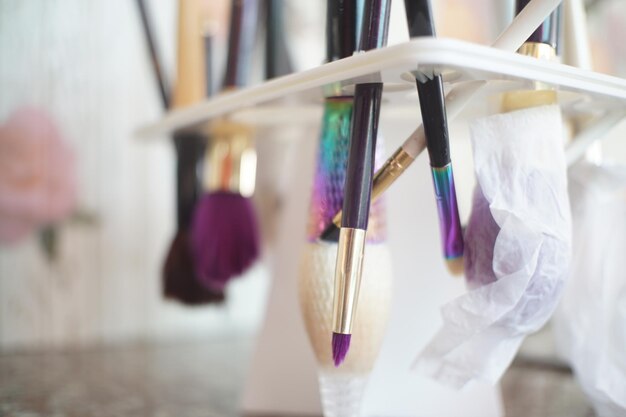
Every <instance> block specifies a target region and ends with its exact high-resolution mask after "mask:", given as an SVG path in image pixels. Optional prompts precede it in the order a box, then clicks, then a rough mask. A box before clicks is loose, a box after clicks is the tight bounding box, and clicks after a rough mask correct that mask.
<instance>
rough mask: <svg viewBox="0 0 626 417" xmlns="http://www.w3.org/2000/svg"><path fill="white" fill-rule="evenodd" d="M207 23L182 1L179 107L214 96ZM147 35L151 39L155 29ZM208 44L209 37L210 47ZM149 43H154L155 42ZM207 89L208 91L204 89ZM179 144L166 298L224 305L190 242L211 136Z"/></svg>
mask: <svg viewBox="0 0 626 417" xmlns="http://www.w3.org/2000/svg"><path fill="white" fill-rule="evenodd" d="M143 13H145V9H144V11H143ZM192 17H193V18H192ZM144 22H147V16H145V17H144ZM201 24H202V22H201V18H200V17H199V8H198V2H197V1H196V0H191V1H190V0H182V1H181V2H180V3H179V25H183V26H184V27H179V30H178V53H177V55H178V59H177V74H178V80H177V83H176V91H175V93H174V95H175V97H176V98H177V100H176V105H177V106H186V105H189V104H193V103H195V102H197V101H199V100H201V99H202V98H204V96H205V94H206V95H207V96H208V95H209V94H210V91H209V85H210V80H211V73H210V68H211V55H210V53H208V52H209V51H207V50H206V49H204V55H205V57H204V59H203V58H202V55H203V49H202V48H201V45H202V40H201V38H200V26H201ZM146 34H147V35H148V36H149V37H151V35H150V31H149V26H148V28H147V29H146ZM206 42H207V41H206V39H205V45H206ZM149 43H150V44H152V45H154V43H153V42H149ZM197 63H205V64H206V65H205V66H202V67H201V69H202V70H203V71H204V74H198V73H197V71H196V68H195V67H194V65H196V64H197ZM153 64H156V68H157V70H156V71H155V72H156V74H157V78H160V77H161V74H162V72H161V71H160V70H158V68H159V66H158V59H157V58H156V54H155V53H153ZM189 68H193V71H192V74H194V75H192V76H190V77H187V71H188V69H189ZM160 85H161V90H162V97H163V99H164V100H163V101H164V103H165V97H167V94H163V92H164V86H165V83H164V81H161V82H160ZM203 85H204V86H205V87H204V88H206V91H203V90H202V88H203ZM173 143H174V147H175V150H176V201H177V206H176V210H177V231H176V235H175V237H174V239H173V241H172V244H171V246H170V248H169V251H168V254H167V256H166V259H165V264H164V266H163V294H164V296H165V297H166V298H170V299H173V300H177V301H179V302H181V303H183V304H187V305H202V304H207V303H214V302H221V301H223V300H224V293H223V292H222V291H213V290H209V289H207V288H205V287H204V286H202V285H201V284H200V282H199V281H198V278H197V276H196V272H195V269H194V263H193V256H192V254H191V248H190V242H189V240H190V237H189V236H190V232H189V228H190V225H191V215H192V213H193V208H194V206H195V204H196V202H197V200H198V197H199V195H200V193H201V189H200V182H199V178H198V168H199V166H200V165H201V162H202V154H203V152H204V148H205V143H206V136H205V135H204V134H203V133H202V132H199V131H198V130H197V129H186V130H182V131H178V132H176V133H175V135H174V138H173Z"/></svg>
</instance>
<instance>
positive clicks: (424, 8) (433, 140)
mask: <svg viewBox="0 0 626 417" xmlns="http://www.w3.org/2000/svg"><path fill="white" fill-rule="evenodd" d="M404 7H405V9H406V20H407V24H408V26H409V34H410V35H411V37H419V36H435V22H434V19H433V15H432V10H431V8H430V2H429V0H404ZM416 84H417V93H418V95H419V99H420V110H421V112H422V124H423V125H424V133H425V135H426V147H427V148H428V156H429V158H430V164H431V166H433V167H435V168H441V167H444V166H446V165H448V164H449V163H450V141H449V136H448V121H447V118H446V106H445V94H444V90H443V81H442V79H441V76H440V75H433V76H432V77H431V78H428V77H426V76H420V77H418V78H417V79H416Z"/></svg>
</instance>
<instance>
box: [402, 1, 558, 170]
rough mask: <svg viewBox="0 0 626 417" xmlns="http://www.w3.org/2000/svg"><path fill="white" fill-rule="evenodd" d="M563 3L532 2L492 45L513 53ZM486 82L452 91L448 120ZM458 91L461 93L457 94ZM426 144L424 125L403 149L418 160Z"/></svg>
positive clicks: (448, 101)
mask: <svg viewBox="0 0 626 417" xmlns="http://www.w3.org/2000/svg"><path fill="white" fill-rule="evenodd" d="M560 3H561V0H532V1H531V2H530V3H528V4H527V5H526V7H524V9H523V10H522V11H521V12H520V13H519V14H518V15H517V16H516V17H515V19H513V22H512V23H511V24H510V25H509V27H508V28H506V29H505V30H504V32H502V33H501V34H500V36H498V39H496V41H495V42H494V43H493V45H492V46H493V47H494V48H497V49H502V50H507V51H511V52H514V51H516V50H517V49H518V48H519V47H520V46H522V44H523V43H524V42H525V41H526V39H527V38H528V37H529V36H530V35H531V34H532V33H533V32H534V31H535V30H536V29H537V28H538V27H539V26H540V25H541V23H542V22H543V21H544V20H545V19H546V18H547V17H548V15H549V14H550V13H552V11H554V9H556V8H557V6H558V5H559V4H560ZM486 83H487V82H486V81H476V82H471V83H466V84H463V85H459V86H457V87H455V88H454V89H453V90H452V91H450V92H449V93H448V94H447V95H446V109H447V117H448V120H453V119H454V118H455V117H456V116H457V115H458V114H459V113H460V112H461V110H463V108H464V107H465V106H466V105H467V104H468V103H469V102H470V101H471V100H472V98H473V97H474V96H475V95H476V93H477V92H478V91H479V90H480V89H481V88H482V87H483V86H484V85H485V84H486ZM457 89H461V91H456V90H457ZM425 141H426V138H425V137H424V128H423V127H422V126H420V127H418V128H417V129H416V130H415V131H414V132H413V133H412V134H411V136H409V138H408V139H407V140H406V141H405V142H404V144H402V148H403V149H404V151H405V152H406V153H408V154H409V155H410V156H411V157H412V158H413V159H415V158H417V156H418V155H419V154H420V153H421V152H422V151H423V150H424V146H425Z"/></svg>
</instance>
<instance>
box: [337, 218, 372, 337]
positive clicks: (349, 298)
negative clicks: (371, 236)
mask: <svg viewBox="0 0 626 417" xmlns="http://www.w3.org/2000/svg"><path fill="white" fill-rule="evenodd" d="M365 234H366V233H365V230H361V229H351V228H342V229H341V230H340V232H339V244H338V252H337V263H336V265H335V296H334V301H333V332H334V333H343V334H350V333H351V332H352V323H353V322H354V319H355V317H356V307H357V300H358V296H359V288H360V286H361V274H362V272H363V253H364V251H365Z"/></svg>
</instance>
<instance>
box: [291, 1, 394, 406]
mask: <svg viewBox="0 0 626 417" xmlns="http://www.w3.org/2000/svg"><path fill="white" fill-rule="evenodd" d="M359 5H361V6H362V2H360V1H357V0H328V1H327V19H326V60H327V61H328V62H331V61H334V60H338V59H342V58H345V57H348V56H350V55H352V53H353V51H354V49H355V47H356V27H358V25H357V22H358V12H357V11H358V9H359ZM352 109H353V96H352V95H348V94H347V93H344V92H342V90H341V87H340V86H336V85H335V86H330V88H328V89H327V97H326V98H325V101H324V114H323V118H322V130H321V133H320V139H319V145H318V150H317V162H316V168H315V177H314V181H313V190H312V194H311V203H310V210H309V225H308V233H307V236H308V239H307V240H308V241H307V243H306V245H305V248H304V250H303V252H302V254H301V258H300V269H299V276H298V294H299V301H300V309H301V313H302V317H303V319H304V324H305V327H306V331H307V335H308V337H309V341H310V343H311V346H312V348H313V351H314V353H315V357H316V360H317V364H318V376H319V389H320V396H321V400H322V410H323V414H324V415H325V416H332V415H358V410H359V409H360V406H361V402H362V401H361V399H362V396H363V392H364V389H365V385H366V383H367V380H368V376H369V373H370V372H371V370H372V368H373V366H374V363H375V360H376V358H377V356H378V352H379V350H380V346H381V344H382V340H383V334H384V330H385V327H386V323H387V317H388V314H389V305H390V299H391V279H392V273H391V256H390V253H389V248H388V246H387V245H386V243H385V240H386V236H385V235H386V230H385V214H386V213H385V209H384V206H383V204H382V203H383V201H382V200H380V201H378V202H377V203H376V204H373V205H372V210H371V213H370V219H369V227H368V232H367V244H366V249H365V253H366V254H367V258H366V260H365V264H364V267H363V275H364V277H363V285H362V287H361V294H360V307H359V317H360V318H361V320H359V321H358V322H356V323H355V326H354V328H353V334H352V341H353V344H354V345H355V346H354V348H353V349H352V351H351V354H350V357H348V358H347V360H346V361H345V362H344V363H343V366H342V367H341V368H340V369H337V368H335V362H334V360H333V357H332V351H331V330H332V329H331V320H330V318H331V314H332V309H333V295H332V292H333V288H334V282H333V277H334V268H335V263H336V258H337V241H336V240H328V241H322V240H319V236H320V233H321V232H322V231H323V230H324V228H325V227H326V225H328V223H329V222H330V221H331V220H332V217H333V215H334V214H335V213H336V212H337V210H339V209H340V208H341V206H342V205H343V189H344V183H345V177H346V166H347V161H348V150H349V141H350V138H349V134H350V122H351V118H352ZM382 157H384V149H383V146H382V141H380V140H379V141H378V142H377V148H376V162H381V158H382Z"/></svg>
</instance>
